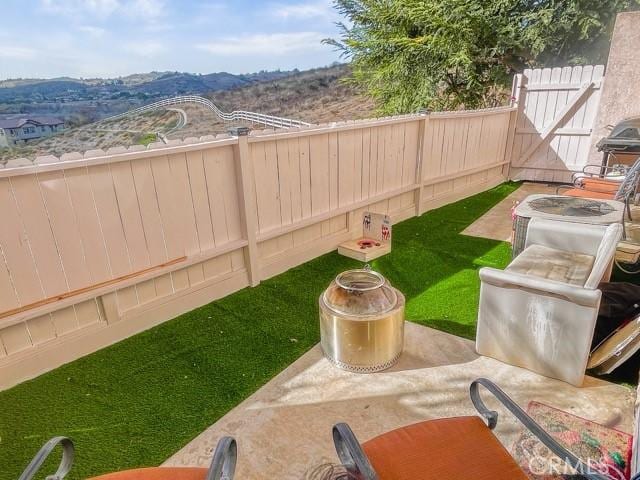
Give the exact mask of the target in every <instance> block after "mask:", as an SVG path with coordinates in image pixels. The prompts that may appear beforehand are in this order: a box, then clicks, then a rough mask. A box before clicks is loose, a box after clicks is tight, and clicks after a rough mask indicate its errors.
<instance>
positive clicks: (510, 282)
mask: <svg viewBox="0 0 640 480" xmlns="http://www.w3.org/2000/svg"><path fill="white" fill-rule="evenodd" d="M479 274H480V280H481V281H482V282H485V283H488V284H491V285H494V286H496V287H501V288H518V289H523V290H527V291H530V292H533V293H536V294H538V295H543V296H552V297H557V298H561V299H563V300H567V301H569V302H572V303H576V304H578V305H582V306H585V307H592V308H598V306H599V305H600V297H601V296H602V292H600V290H592V289H589V288H583V287H578V286H575V285H569V284H566V283H561V282H556V281H553V280H547V279H544V278H537V277H533V276H529V275H523V274H521V273H514V272H509V271H505V270H498V269H496V268H491V267H484V268H481V269H480V272H479Z"/></svg>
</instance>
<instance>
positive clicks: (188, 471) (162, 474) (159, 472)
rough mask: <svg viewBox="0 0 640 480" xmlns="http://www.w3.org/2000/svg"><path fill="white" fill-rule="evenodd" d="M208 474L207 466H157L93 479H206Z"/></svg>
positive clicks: (108, 474)
mask: <svg viewBox="0 0 640 480" xmlns="http://www.w3.org/2000/svg"><path fill="white" fill-rule="evenodd" d="M206 476H207V469H206V468H191V467H187V468H169V467H166V468H165V467H155V468H137V469H135V470H125V471H122V472H115V473H107V474H105V475H100V476H99V477H94V478H93V479H91V480H204V478H205V477H206Z"/></svg>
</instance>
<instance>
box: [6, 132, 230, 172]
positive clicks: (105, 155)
mask: <svg viewBox="0 0 640 480" xmlns="http://www.w3.org/2000/svg"><path fill="white" fill-rule="evenodd" d="M236 143H238V137H233V136H229V135H224V136H221V137H219V138H216V137H215V136H212V135H209V136H208V137H201V138H200V139H196V138H187V139H185V141H175V140H173V141H171V142H169V143H168V144H164V143H162V142H159V143H152V144H150V145H149V148H144V149H142V148H136V147H139V145H134V148H126V147H114V148H110V149H108V150H107V151H106V152H105V151H104V150H89V151H87V152H85V153H84V154H82V153H79V152H72V153H65V154H64V155H62V156H61V157H60V158H58V157H54V156H48V157H38V158H36V161H35V162H34V163H32V164H30V165H24V166H18V167H7V168H0V179H1V178H7V177H15V176H19V175H29V174H33V173H41V172H50V171H55V170H67V169H71V168H80V167H89V166H93V165H104V164H107V163H117V162H125V161H129V160H138V159H143V158H154V157H163V156H166V155H172V154H175V153H184V152H191V151H194V150H205V149H208V148H218V147H224V146H228V145H235V144H236Z"/></svg>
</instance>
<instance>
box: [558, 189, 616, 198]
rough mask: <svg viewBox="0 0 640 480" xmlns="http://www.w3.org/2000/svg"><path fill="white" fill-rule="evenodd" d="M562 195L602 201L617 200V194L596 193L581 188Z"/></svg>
mask: <svg viewBox="0 0 640 480" xmlns="http://www.w3.org/2000/svg"><path fill="white" fill-rule="evenodd" d="M562 195H568V196H570V197H582V198H594V199H600V200H614V198H615V192H614V193H606V192H594V191H591V190H583V189H581V188H572V189H571V190H565V191H563V192H562Z"/></svg>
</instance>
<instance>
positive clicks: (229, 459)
mask: <svg viewBox="0 0 640 480" xmlns="http://www.w3.org/2000/svg"><path fill="white" fill-rule="evenodd" d="M237 460H238V446H237V444H236V441H235V439H234V438H233V437H222V438H221V439H220V440H219V441H218V445H217V446H216V450H215V452H213V460H211V466H210V467H209V471H208V472H207V476H206V477H205V480H233V475H234V474H235V472H236V462H237Z"/></svg>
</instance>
